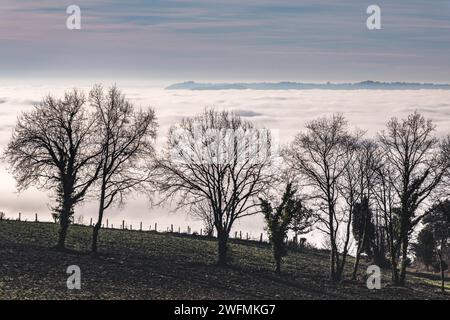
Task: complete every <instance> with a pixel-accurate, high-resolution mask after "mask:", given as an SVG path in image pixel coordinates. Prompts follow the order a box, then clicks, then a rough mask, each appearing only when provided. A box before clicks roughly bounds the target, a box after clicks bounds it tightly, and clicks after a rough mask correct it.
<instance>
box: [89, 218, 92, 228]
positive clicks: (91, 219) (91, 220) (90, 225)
mask: <svg viewBox="0 0 450 320" xmlns="http://www.w3.org/2000/svg"><path fill="white" fill-rule="evenodd" d="M89 225H90V226H91V227H92V218H91V222H90V223H89Z"/></svg>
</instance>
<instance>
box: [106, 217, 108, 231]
mask: <svg viewBox="0 0 450 320" xmlns="http://www.w3.org/2000/svg"><path fill="white" fill-rule="evenodd" d="M108 226H109V221H108V219H106V229H108Z"/></svg>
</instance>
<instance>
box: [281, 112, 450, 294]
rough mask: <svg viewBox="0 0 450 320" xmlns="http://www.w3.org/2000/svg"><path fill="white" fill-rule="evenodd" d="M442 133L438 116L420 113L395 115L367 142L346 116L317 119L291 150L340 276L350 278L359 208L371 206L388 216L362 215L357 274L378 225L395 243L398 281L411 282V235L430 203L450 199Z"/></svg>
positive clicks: (392, 252) (333, 273)
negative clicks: (349, 262) (349, 257)
mask: <svg viewBox="0 0 450 320" xmlns="http://www.w3.org/2000/svg"><path fill="white" fill-rule="evenodd" d="M434 131H435V126H434V125H433V124H432V122H431V121H429V120H426V119H425V118H424V117H423V116H422V115H420V114H418V113H413V114H411V115H409V116H408V117H407V118H406V119H402V120H399V119H397V118H392V119H391V120H390V121H389V122H388V123H387V125H386V129H385V130H383V131H381V132H380V133H379V134H378V135H377V138H376V139H374V140H370V139H364V138H363V134H362V133H361V132H358V131H357V132H351V131H350V130H349V128H348V124H347V122H346V121H345V119H344V117H343V116H342V115H339V114H338V115H334V116H332V117H330V118H321V119H318V120H314V121H311V122H309V123H308V124H307V126H306V131H304V132H302V133H300V134H299V135H297V136H296V137H295V139H294V141H293V142H292V143H291V144H290V146H289V147H288V148H286V149H285V154H284V158H285V160H286V161H287V163H288V166H289V167H290V168H291V169H292V170H294V171H296V172H297V173H298V175H299V176H300V177H303V178H304V179H305V181H306V187H307V188H309V189H310V190H311V192H312V199H314V201H313V202H314V206H315V208H316V211H317V212H321V213H322V214H321V215H319V219H320V221H321V226H318V228H319V229H320V230H322V231H323V232H324V233H325V234H326V235H327V236H328V237H329V246H330V277H331V278H332V279H333V280H340V279H342V276H343V271H344V266H345V261H346V257H347V255H348V252H349V243H350V239H351V228H352V222H354V218H355V217H354V214H355V212H357V210H355V209H358V208H359V209H358V210H360V208H361V206H362V205H363V204H365V207H366V209H365V210H366V211H371V210H376V211H377V212H381V213H382V215H381V220H382V223H379V221H378V218H379V217H378V216H376V218H377V223H376V224H374V221H373V220H372V218H373V215H371V214H369V213H368V212H366V213H365V214H362V215H360V216H359V218H361V217H362V220H361V219H360V220H361V221H360V224H361V225H360V228H359V229H360V230H361V231H362V232H361V233H359V234H357V235H356V237H355V238H356V239H355V240H356V241H357V252H356V262H355V268H354V272H353V277H355V276H356V271H357V268H358V263H359V258H360V254H361V252H362V249H363V245H364V242H365V239H367V237H366V234H364V233H365V232H366V231H367V230H368V228H367V226H368V225H369V224H370V225H372V226H374V225H376V227H377V228H376V230H374V232H376V233H377V235H378V236H379V235H382V238H383V239H381V242H386V243H387V245H388V247H389V254H388V256H389V258H390V262H391V268H392V280H393V282H394V283H395V284H397V285H404V284H405V277H406V267H407V262H408V248H409V245H410V239H411V235H412V233H413V231H414V230H415V228H416V226H417V225H418V224H419V223H420V222H421V221H422V219H423V218H424V217H425V216H426V214H427V211H426V206H427V202H428V205H429V204H430V201H433V200H434V201H438V200H439V199H440V198H442V197H445V196H446V195H445V186H446V181H445V180H446V179H447V178H448V174H449V167H450V161H449V157H450V154H449V152H448V151H449V145H450V140H449V138H448V137H447V138H443V139H438V138H437V137H436V136H435V134H434ZM440 187H443V188H444V190H442V188H440ZM376 240H377V239H375V238H373V237H372V239H370V241H376ZM379 243H380V240H379V238H378V244H379Z"/></svg>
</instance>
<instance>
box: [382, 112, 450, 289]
mask: <svg viewBox="0 0 450 320" xmlns="http://www.w3.org/2000/svg"><path fill="white" fill-rule="evenodd" d="M434 130H435V127H434V125H433V124H432V122H431V121H430V120H426V119H425V118H424V117H423V116H422V115H420V114H418V113H413V114H411V115H409V116H408V117H407V118H406V119H403V120H399V119H397V118H392V119H391V120H390V121H389V122H388V123H387V125H386V130H384V131H382V132H381V133H380V134H379V135H378V140H379V144H380V147H381V148H382V151H383V156H384V161H385V162H386V163H387V165H388V166H389V168H390V169H391V171H390V176H389V177H388V178H389V184H390V185H391V187H392V189H393V191H394V195H395V197H396V199H395V200H394V201H395V203H396V205H397V206H398V207H399V212H398V222H399V243H398V245H400V251H401V264H400V270H399V272H398V274H397V271H394V273H393V278H394V279H393V280H394V282H395V284H397V285H404V284H405V277H406V267H407V258H408V246H409V240H410V235H411V233H412V232H413V230H414V228H415V226H416V225H417V224H418V223H419V222H420V221H421V220H422V219H423V218H424V216H425V215H426V214H427V212H426V211H425V212H422V211H421V210H420V206H421V204H422V203H424V201H425V200H427V198H429V197H430V196H431V195H432V193H433V192H434V191H435V190H436V189H437V187H438V186H439V184H440V182H441V181H442V178H443V176H444V175H445V174H446V173H448V169H449V160H448V155H447V154H445V152H444V151H445V146H443V145H442V144H441V143H440V141H439V139H438V138H436V137H435V136H434V134H433V133H434ZM396 245H397V244H395V243H394V248H392V249H391V251H392V253H394V250H395V249H396V248H395V246H396ZM393 267H394V268H395V266H393Z"/></svg>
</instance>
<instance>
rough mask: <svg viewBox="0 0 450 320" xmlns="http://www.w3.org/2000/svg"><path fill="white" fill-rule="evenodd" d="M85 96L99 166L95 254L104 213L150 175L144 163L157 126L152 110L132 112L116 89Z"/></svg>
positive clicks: (151, 151)
mask: <svg viewBox="0 0 450 320" xmlns="http://www.w3.org/2000/svg"><path fill="white" fill-rule="evenodd" d="M89 96H90V102H91V104H92V106H93V107H94V108H95V118H96V119H97V122H96V125H97V127H98V130H97V131H98V137H97V138H98V139H99V148H100V149H101V154H100V155H99V162H101V163H102V166H101V168H100V171H99V179H98V184H99V209H98V219H97V223H96V224H95V226H94V230H93V234H92V252H94V253H96V252H97V239H98V234H99V231H100V228H101V226H102V219H103V216H104V213H105V210H106V209H108V208H109V207H110V206H111V205H113V204H114V202H118V203H122V202H123V201H124V199H125V197H126V195H127V194H128V193H129V192H130V191H131V190H137V189H138V188H139V187H140V186H142V184H143V183H144V182H147V181H148V180H149V178H150V175H151V172H152V171H151V169H150V166H148V165H147V163H148V160H150V159H151V158H153V157H154V149H153V141H154V139H155V138H156V128H157V123H156V119H155V112H154V111H153V109H150V108H149V109H148V110H146V111H135V110H134V107H133V105H132V104H131V103H130V102H129V101H128V100H126V98H125V96H124V95H123V94H122V93H121V92H120V91H119V89H118V88H117V87H116V86H113V87H111V88H110V89H109V90H108V91H107V92H106V93H104V92H103V88H102V87H101V86H99V85H96V86H94V88H93V89H92V90H91V92H90V95H89Z"/></svg>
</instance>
